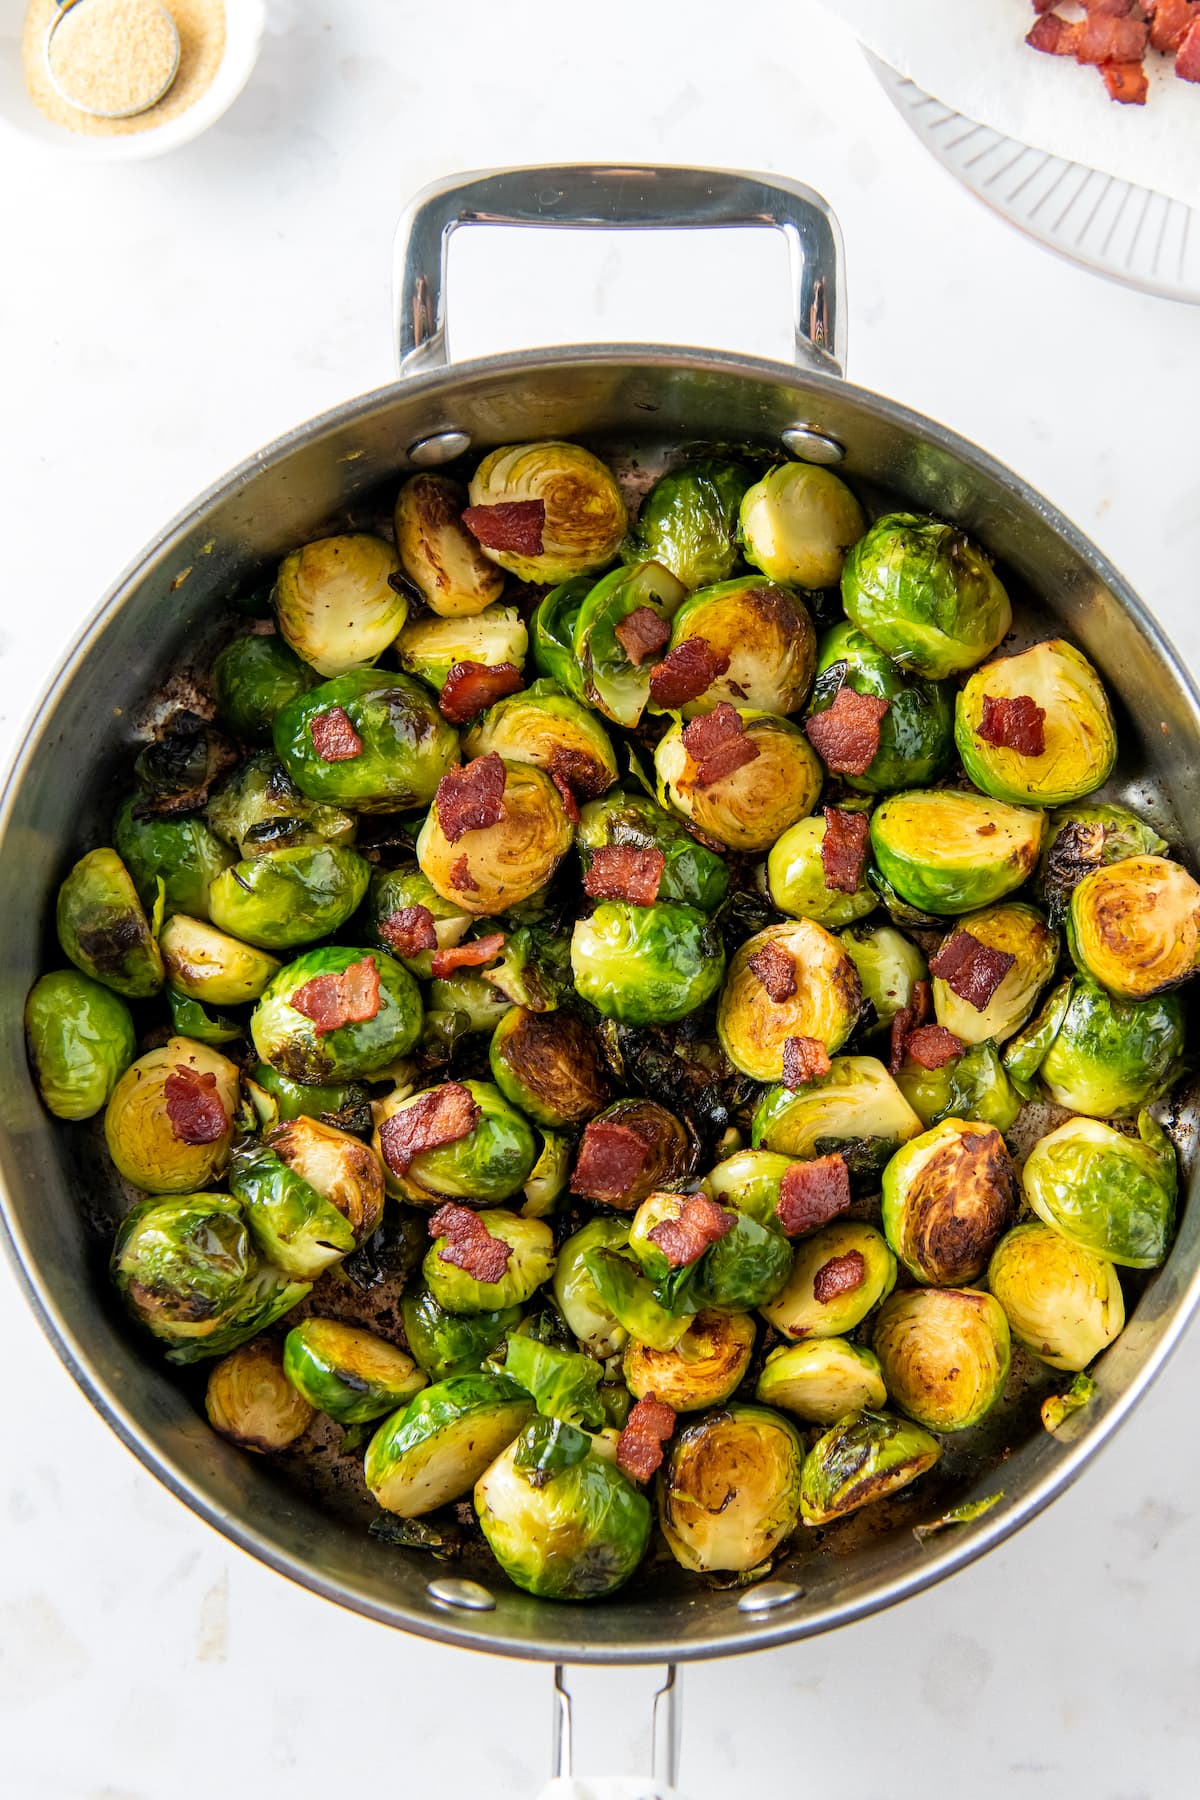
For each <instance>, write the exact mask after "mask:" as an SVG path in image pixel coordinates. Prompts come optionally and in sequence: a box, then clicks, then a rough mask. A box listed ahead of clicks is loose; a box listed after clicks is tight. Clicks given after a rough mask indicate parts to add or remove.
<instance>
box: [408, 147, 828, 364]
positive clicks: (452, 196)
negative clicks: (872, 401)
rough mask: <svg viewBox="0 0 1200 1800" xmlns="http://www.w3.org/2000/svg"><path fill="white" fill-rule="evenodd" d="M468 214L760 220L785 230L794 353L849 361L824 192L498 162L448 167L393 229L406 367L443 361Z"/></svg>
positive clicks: (714, 172) (605, 224) (598, 227)
mask: <svg viewBox="0 0 1200 1800" xmlns="http://www.w3.org/2000/svg"><path fill="white" fill-rule="evenodd" d="M464 225H539V226H560V227H573V228H576V229H581V230H585V231H638V230H646V231H651V230H652V231H693V230H701V231H703V230H708V229H711V228H718V227H727V226H739V225H740V226H747V225H763V226H769V227H770V228H771V229H772V230H773V231H780V232H782V233H783V235H784V237H785V238H786V239H787V245H788V253H789V260H790V263H791V275H792V301H793V322H794V330H795V358H796V362H797V363H798V364H799V365H800V366H801V367H802V368H817V369H821V370H823V371H824V372H825V373H827V374H832V375H840V374H841V373H842V370H843V367H844V365H845V360H846V302H845V282H844V277H843V272H842V271H843V262H844V257H843V253H842V234H841V230H840V227H839V226H838V222H837V220H836V218H835V217H834V215H833V213H832V212H831V211H830V209H829V207H828V206H827V205H826V204H825V201H824V200H823V199H822V198H821V196H820V195H819V194H816V193H814V192H813V190H812V189H811V188H807V187H804V186H803V185H802V184H801V183H800V182H798V181H791V180H789V179H788V178H787V177H786V176H784V175H751V174H743V173H739V172H738V171H737V170H732V169H687V168H650V167H641V168H617V167H610V166H608V165H605V164H598V163H567V164H564V165H562V166H560V167H558V168H526V169H496V170H490V171H483V172H477V173H473V174H467V175H455V176H452V177H451V178H450V179H449V180H447V181H440V182H435V183H434V184H433V185H432V186H431V187H427V188H425V189H423V190H422V192H421V193H419V194H418V195H417V197H416V199H415V200H413V201H412V203H411V205H410V206H409V207H408V208H407V210H406V211H405V213H404V216H403V217H402V218H401V220H400V224H399V226H398V228H397V231H396V246H395V268H394V291H395V307H396V342H397V355H398V359H399V367H400V373H401V375H414V374H417V373H419V372H424V371H426V370H430V369H441V368H445V367H446V365H447V364H448V363H449V361H450V352H449V347H448V343H447V317H446V274H447V262H448V255H449V247H450V239H451V237H452V236H453V235H454V233H455V232H456V231H457V230H459V228H460V227H461V226H464Z"/></svg>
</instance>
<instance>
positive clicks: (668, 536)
mask: <svg viewBox="0 0 1200 1800" xmlns="http://www.w3.org/2000/svg"><path fill="white" fill-rule="evenodd" d="M749 485H750V474H749V471H748V470H746V469H744V468H743V467H742V465H741V463H736V462H729V461H727V460H726V459H724V458H723V457H718V456H705V457H700V458H699V459H697V461H695V462H689V463H683V464H681V466H680V467H679V468H677V469H668V471H667V473H666V474H665V475H660V476H659V478H658V480H657V481H656V482H655V484H654V486H653V487H652V488H651V489H650V492H649V493H648V494H647V495H646V498H645V499H644V500H643V501H642V505H641V510H640V511H639V513H638V516H637V524H636V525H635V526H634V528H633V531H632V532H631V534H630V543H629V547H628V550H627V554H629V555H631V556H632V557H636V558H637V559H638V560H645V559H651V560H653V561H654V562H659V563H662V564H663V565H664V567H666V568H668V569H670V571H671V573H672V575H675V576H677V577H678V579H679V580H680V581H682V583H683V585H684V587H685V588H687V589H688V590H689V591H694V590H695V589H696V588H702V587H708V586H709V584H710V583H711V582H714V581H724V580H726V578H727V577H728V576H730V575H732V574H733V571H734V569H735V567H736V566H737V560H738V546H737V535H738V508H739V507H740V505H741V503H742V495H743V494H744V493H745V492H746V489H747V488H748V487H749Z"/></svg>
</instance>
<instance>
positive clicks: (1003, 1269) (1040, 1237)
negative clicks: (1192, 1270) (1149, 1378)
mask: <svg viewBox="0 0 1200 1800" xmlns="http://www.w3.org/2000/svg"><path fill="white" fill-rule="evenodd" d="M987 1279H988V1286H989V1287H990V1288H991V1290H992V1292H993V1294H995V1296H996V1298H997V1300H998V1301H999V1302H1000V1304H1001V1306H1002V1307H1003V1308H1004V1312H1005V1316H1006V1318H1007V1319H1008V1323H1009V1327H1010V1329H1011V1331H1012V1334H1013V1336H1014V1337H1015V1338H1016V1339H1017V1340H1018V1341H1019V1342H1020V1343H1022V1344H1024V1345H1025V1346H1026V1348H1027V1349H1029V1350H1032V1351H1033V1354H1034V1355H1035V1356H1036V1357H1037V1358H1038V1360H1039V1361H1040V1362H1044V1363H1049V1365H1050V1367H1051V1368H1052V1369H1071V1370H1073V1371H1078V1370H1080V1369H1086V1368H1087V1366H1088V1364H1089V1363H1090V1362H1091V1360H1092V1358H1093V1357H1095V1356H1099V1354H1100V1352H1101V1350H1103V1349H1104V1348H1105V1346H1106V1345H1108V1344H1111V1343H1112V1341H1113V1339H1114V1338H1115V1337H1116V1336H1117V1335H1118V1333H1119V1332H1120V1331H1121V1330H1122V1328H1123V1326H1124V1324H1125V1299H1124V1296H1123V1295H1122V1293H1121V1278H1120V1276H1119V1275H1118V1274H1117V1271H1116V1269H1115V1267H1114V1266H1113V1264H1112V1263H1110V1262H1109V1261H1107V1259H1106V1258H1105V1257H1103V1256H1096V1255H1094V1254H1093V1253H1092V1251H1090V1250H1085V1249H1083V1248H1082V1246H1081V1245H1079V1244H1072V1243H1070V1242H1068V1240H1067V1239H1066V1238H1065V1237H1062V1236H1060V1235H1059V1233H1058V1232H1057V1231H1052V1230H1051V1228H1050V1226H1049V1225H1043V1224H1041V1223H1040V1221H1038V1220H1030V1221H1029V1222H1028V1223H1027V1224H1024V1225H1016V1226H1014V1227H1013V1229H1012V1230H1011V1231H1010V1232H1008V1233H1007V1235H1006V1236H1004V1237H1002V1238H1001V1240H1000V1242H999V1243H998V1244H997V1245H996V1249H995V1251H994V1253H993V1255H992V1260H991V1262H990V1263H989V1264H988V1274H987Z"/></svg>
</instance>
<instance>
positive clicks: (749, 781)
mask: <svg viewBox="0 0 1200 1800" xmlns="http://www.w3.org/2000/svg"><path fill="white" fill-rule="evenodd" d="M738 713H739V717H740V718H741V721H742V726H743V728H744V730H745V734H746V737H747V738H748V740H749V741H750V743H751V744H753V746H754V749H755V751H756V752H757V754H756V756H755V758H754V760H753V761H752V762H749V763H744V764H743V765H742V766H741V768H738V769H734V770H733V772H732V774H728V775H721V776H719V777H718V778H717V779H716V780H713V781H710V782H708V783H707V785H700V781H701V780H702V775H701V770H700V766H699V765H698V764H697V763H696V761H695V759H694V758H693V757H692V756H691V755H690V754H689V752H688V749H687V746H686V744H685V743H684V741H683V732H684V727H683V725H682V724H675V725H672V727H671V729H670V730H669V731H668V732H667V733H666V735H665V736H664V737H662V738H660V739H659V742H658V747H657V748H656V750H655V752H654V767H655V770H656V771H657V775H658V798H659V803H660V805H662V806H668V807H672V808H673V809H674V810H675V811H676V812H677V813H678V814H679V816H680V817H681V818H683V819H687V820H689V821H690V823H691V824H692V825H694V826H696V827H697V828H698V829H699V830H700V831H701V832H702V833H704V835H705V836H707V837H710V838H716V840H717V842H718V843H720V844H724V845H726V846H727V848H728V849H730V850H740V851H745V852H746V853H748V854H756V853H759V854H761V853H762V852H764V851H767V850H769V849H770V848H771V845H772V844H773V843H774V842H775V840H776V838H778V837H779V836H781V834H782V833H783V832H785V831H786V830H787V828H788V826H789V825H794V824H795V822H796V820H797V819H803V818H806V817H807V815H808V814H809V813H810V812H811V811H812V809H813V807H814V806H815V805H816V803H817V796H818V795H819V793H820V791H821V764H820V762H819V761H818V759H817V754H816V751H815V750H814V749H813V748H812V746H811V744H810V743H809V741H808V739H807V738H806V737H805V736H804V734H803V732H802V731H800V730H799V729H798V728H797V727H796V726H795V725H793V724H791V722H790V721H789V720H787V719H780V718H777V717H776V716H775V714H773V713H765V712H752V711H750V710H749V709H747V708H741V707H740V708H738Z"/></svg>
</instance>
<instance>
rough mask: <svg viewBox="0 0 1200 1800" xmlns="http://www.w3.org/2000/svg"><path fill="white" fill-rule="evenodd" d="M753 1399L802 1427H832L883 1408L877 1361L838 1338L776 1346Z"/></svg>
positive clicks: (884, 1393)
mask: <svg viewBox="0 0 1200 1800" xmlns="http://www.w3.org/2000/svg"><path fill="white" fill-rule="evenodd" d="M754 1397H755V1399H756V1400H761V1401H762V1403H763V1405H764V1406H778V1407H781V1408H782V1409H783V1411H784V1412H789V1413H794V1414H795V1415H796V1417H797V1418H798V1419H803V1420H804V1422H805V1423H806V1424H808V1425H836V1424H837V1422H838V1420H839V1419H844V1418H845V1417H846V1414H847V1413H852V1412H860V1411H862V1410H864V1409H865V1410H867V1411H870V1412H877V1411H878V1410H879V1408H880V1407H881V1406H886V1405H887V1389H886V1388H885V1387H884V1385H883V1371H882V1369H881V1368H880V1366H879V1358H878V1357H877V1356H876V1355H875V1354H874V1352H873V1351H871V1350H864V1349H863V1347H862V1345H861V1344H848V1343H847V1342H846V1340H845V1338H840V1337H825V1338H809V1339H808V1340H807V1342H805V1343H800V1344H780V1346H779V1348H778V1349H777V1350H772V1352H771V1354H770V1356H768V1358H767V1360H766V1362H765V1363H764V1364H763V1371H762V1374H761V1375H760V1376H759V1378H758V1386H757V1387H756V1388H755V1390H754Z"/></svg>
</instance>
